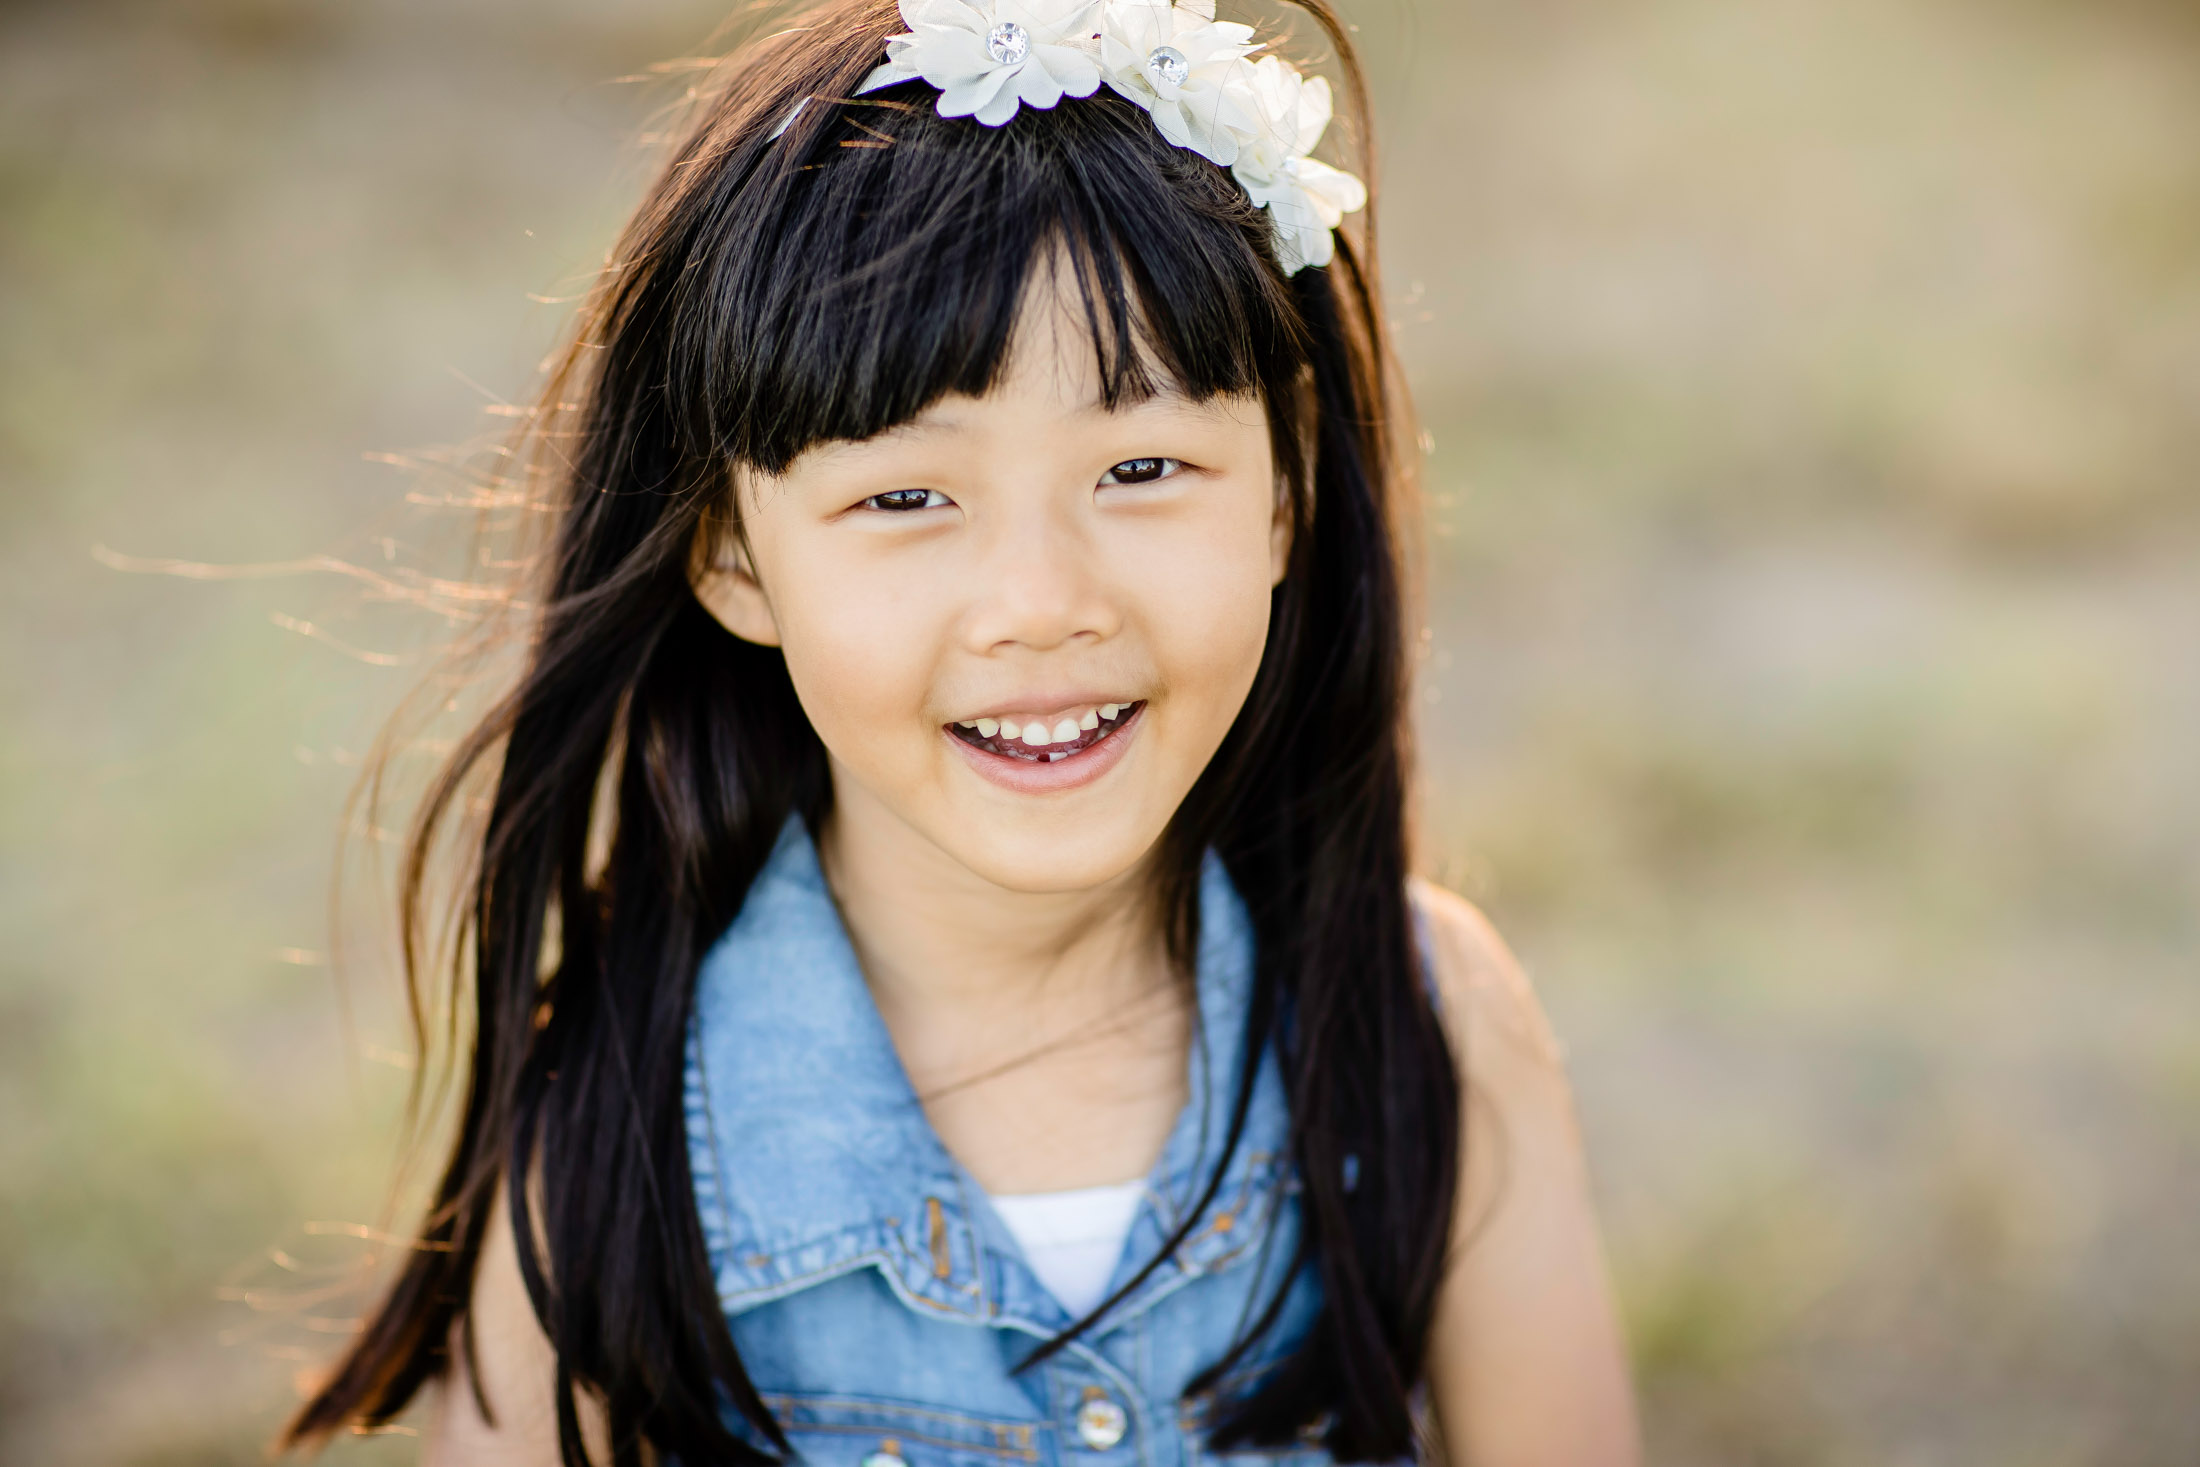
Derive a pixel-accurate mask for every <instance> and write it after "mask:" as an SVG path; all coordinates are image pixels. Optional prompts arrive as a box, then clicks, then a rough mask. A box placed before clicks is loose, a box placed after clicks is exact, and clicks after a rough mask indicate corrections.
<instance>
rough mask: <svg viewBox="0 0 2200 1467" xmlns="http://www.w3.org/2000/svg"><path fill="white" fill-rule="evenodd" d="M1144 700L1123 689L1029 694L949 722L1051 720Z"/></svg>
mask: <svg viewBox="0 0 2200 1467" xmlns="http://www.w3.org/2000/svg"><path fill="white" fill-rule="evenodd" d="M1140 701H1142V700H1141V699H1138V698H1129V697H1125V696H1123V695H1122V694H1121V693H1114V692H1109V693H1087V694H1084V695H1082V696H1078V697H1068V698H1065V697H1061V696H1059V695H1056V694H1051V693H1050V694H1048V695H1046V696H1044V697H1037V698H1026V699H1022V700H1020V701H1017V702H1013V703H1011V702H1000V703H993V704H988V705H987V706H986V707H984V708H982V709H979V710H977V711H975V712H970V713H958V714H956V715H955V716H954V717H953V718H950V719H948V720H947V721H948V722H949V723H961V722H964V721H966V720H975V719H980V718H991V719H1002V718H1041V719H1047V720H1050V721H1051V720H1053V719H1057V718H1064V717H1067V716H1069V715H1070V714H1073V713H1082V712H1084V711H1085V710H1086V709H1087V708H1104V707H1106V706H1107V705H1108V704H1110V703H1114V704H1117V705H1118V706H1120V707H1124V708H1128V707H1130V706H1131V705H1132V704H1133V703H1137V702H1140Z"/></svg>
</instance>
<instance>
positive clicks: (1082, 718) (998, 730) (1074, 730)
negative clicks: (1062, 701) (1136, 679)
mask: <svg viewBox="0 0 2200 1467" xmlns="http://www.w3.org/2000/svg"><path fill="white" fill-rule="evenodd" d="M1130 708H1131V705H1130V704H1128V703H1102V704H1101V705H1100V706H1099V707H1097V708H1087V709H1086V710H1085V711H1084V712H1083V713H1073V714H1066V715H1064V716H1063V717H1061V718H1059V719H1057V720H1055V721H1054V722H1053V723H1052V724H1051V725H1050V724H1049V723H1048V722H1047V720H1045V719H1044V718H1033V719H1029V720H1021V721H1020V720H1017V719H1014V718H965V719H961V720H958V723H957V726H958V727H961V728H969V729H976V730H977V732H978V737H979V738H982V739H990V738H992V737H993V736H994V735H995V734H998V735H1000V737H1001V739H1002V741H1003V742H1011V741H1016V742H1021V743H1023V744H1024V745H1025V746H1026V747H1028V748H1033V749H1043V748H1045V747H1047V746H1048V745H1049V744H1067V743H1071V742H1073V741H1074V740H1075V739H1076V738H1077V735H1078V733H1079V732H1080V731H1082V732H1085V733H1090V732H1092V730H1094V729H1096V728H1098V727H1099V726H1100V725H1101V724H1102V723H1103V722H1107V723H1112V722H1114V721H1115V719H1116V718H1118V717H1119V716H1121V715H1122V714H1124V713H1127V712H1129V711H1130Z"/></svg>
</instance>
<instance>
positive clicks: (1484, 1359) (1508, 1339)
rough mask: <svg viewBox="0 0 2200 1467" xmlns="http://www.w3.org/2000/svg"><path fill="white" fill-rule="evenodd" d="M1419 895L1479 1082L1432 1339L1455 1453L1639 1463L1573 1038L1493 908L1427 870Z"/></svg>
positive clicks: (1553, 1462) (1592, 1465)
mask: <svg viewBox="0 0 2200 1467" xmlns="http://www.w3.org/2000/svg"><path fill="white" fill-rule="evenodd" d="M1414 899H1415V901H1416V903H1417V905H1419V906H1420V908H1421V910H1422V911H1423V913H1424V914H1425V915H1426V916H1427V918H1428V924H1429V928H1430V931H1431V937H1432V945H1433V948H1434V952H1433V953H1432V955H1431V956H1432V959H1433V964H1434V968H1435V977H1436V985H1437V990H1438V992H1439V994H1440V995H1441V996H1442V999H1443V1007H1444V1024H1445V1028H1446V1030H1447V1032H1448V1033H1449V1035H1450V1038H1451V1043H1452V1049H1453V1052H1454V1054H1456V1055H1457V1056H1459V1058H1460V1064H1461V1072H1462V1075H1463V1077H1464V1091H1465V1094H1466V1097H1467V1098H1466V1102H1465V1104H1466V1115H1465V1120H1464V1125H1463V1127H1462V1130H1463V1133H1464V1137H1465V1147H1466V1157H1465V1162H1464V1165H1463V1169H1462V1178H1461V1183H1460V1195H1459V1203H1458V1206H1457V1208H1456V1210H1455V1214H1454V1219H1453V1225H1452V1259H1451V1264H1450V1271H1449V1273H1448V1274H1447V1276H1446V1279H1445V1282H1444V1286H1443V1291H1442V1293H1441V1294H1440V1295H1439V1297H1438V1301H1437V1309H1436V1319H1435V1322H1434V1325H1433V1327H1432V1333H1431V1337H1430V1341H1429V1383H1430V1394H1431V1397H1432V1402H1433V1404H1434V1406H1435V1409H1436V1418H1437V1425H1438V1428H1439V1430H1440V1431H1441V1432H1442V1435H1443V1439H1444V1446H1445V1456H1446V1457H1447V1459H1448V1461H1449V1464H1450V1467H1637V1464H1639V1462H1640V1461H1641V1447H1640V1445H1639V1442H1638V1439H1637V1434H1636V1424H1635V1408H1634V1396H1633V1390H1632V1387H1631V1385H1630V1383H1629V1380H1628V1374H1627V1364H1626V1353H1625V1348H1624V1346H1623V1344H1622V1343H1621V1338H1620V1330H1619V1323H1618V1320H1617V1318H1616V1315H1615V1312H1614V1309H1613V1306H1612V1299H1611V1289H1610V1285H1609V1283H1608V1281H1607V1279H1606V1275H1605V1269H1604V1256H1603V1249H1602V1246H1601V1244H1600V1243H1599V1241H1598V1238H1597V1227H1596V1217H1595V1214H1594V1212H1593V1210H1592V1207H1591V1204H1590V1198H1589V1180H1588V1169H1587V1166H1586V1164H1585V1163H1584V1160H1583V1156H1582V1147H1581V1136H1580V1132H1579V1131H1578V1129H1577V1128H1576V1126H1575V1122H1574V1108H1573V1095H1572V1091H1571V1089H1570V1088H1569V1087H1568V1085H1567V1083H1566V1074H1565V1070H1564V1068H1563V1067H1562V1065H1561V1063H1560V1059H1559V1053H1558V1047H1557V1044H1556V1042H1555V1041H1554V1040H1553V1038H1552V1036H1551V1032H1550V1027H1549V1024H1548V1023H1547V1021H1546V1020H1545V1019H1544V1016H1543V1010H1542V1007H1541V1005H1539V1004H1538V1003H1537V1002H1536V998H1535V992H1534V990H1533V989H1532V988H1530V987H1529V984H1528V979H1527V975H1526V974H1524V973H1523V972H1522V971H1521V970H1520V964H1519V963H1518V961H1517V960H1515V959H1514V957H1513V955H1512V953H1511V952H1510V951H1508V950H1507V948H1506V947H1505V944H1504V941H1503V940H1502V939H1501V938H1499V937H1498V935H1497V933H1496V931H1495V930H1494V929H1493V928H1492V927H1491V926H1490V924H1489V921H1488V919H1486V918H1485V917H1483V915H1482V914H1481V913H1480V912H1479V911H1477V910H1476V909H1475V908H1474V906H1473V905H1472V904H1471V903H1469V902H1467V901H1465V900H1464V899H1462V898H1460V897H1457V896H1454V895H1453V894H1452V893H1450V892H1448V891H1444V890H1443V889H1441V888H1439V887H1435V886H1431V885H1428V884H1426V883H1416V885H1415V889H1414Z"/></svg>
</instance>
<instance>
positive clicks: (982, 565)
mask: <svg viewBox="0 0 2200 1467" xmlns="http://www.w3.org/2000/svg"><path fill="white" fill-rule="evenodd" d="M1033 497H1034V498H1035V499H1037V498H1039V496H1033ZM1045 499H1046V500H1051V501H1052V502H1039V503H1026V504H1024V505H1021V506H1019V507H1017V508H1016V509H1015V510H1014V511H1013V512H1010V513H1006V514H1002V515H999V516H997V517H996V518H995V520H994V524H993V525H992V527H991V529H992V533H991V534H989V535H987V536H986V537H985V545H984V549H983V551H982V553H981V555H980V556H979V559H978V563H977V565H976V567H975V574H976V576H977V578H978V579H977V584H976V585H975V586H974V587H973V588H972V591H973V595H972V600H971V602H970V612H969V615H968V617H967V618H966V620H965V624H964V638H965V642H966V644H967V645H968V646H969V648H970V650H971V651H973V652H977V653H981V654H997V653H1002V652H1011V651H1016V650H1022V651H1027V652H1050V651H1054V650H1056V649H1058V648H1062V647H1066V646H1074V645H1077V644H1080V643H1097V642H1103V641H1106V640H1107V639H1108V638H1109V637H1112V636H1114V635H1115V633H1116V632H1117V630H1118V629H1119V628H1120V627H1121V625H1122V609H1121V607H1120V606H1119V605H1118V603H1117V601H1116V599H1115V597H1114V596H1113V595H1112V594H1111V593H1110V589H1109V585H1108V577H1107V574H1106V567H1105V565H1104V564H1103V562H1102V557H1101V555H1100V552H1099V547H1098V546H1097V545H1096V544H1095V543H1094V542H1093V538H1092V536H1091V535H1090V534H1088V533H1087V530H1086V527H1085V526H1083V525H1082V524H1081V523H1080V522H1079V517H1078V515H1077V514H1076V512H1075V509H1074V508H1073V507H1071V506H1070V505H1068V504H1066V503H1064V502H1062V501H1061V500H1059V499H1055V498H1054V496H1046V497H1045Z"/></svg>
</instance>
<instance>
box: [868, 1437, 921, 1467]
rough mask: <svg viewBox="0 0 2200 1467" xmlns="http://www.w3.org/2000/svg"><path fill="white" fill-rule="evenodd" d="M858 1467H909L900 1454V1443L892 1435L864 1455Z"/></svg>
mask: <svg viewBox="0 0 2200 1467" xmlns="http://www.w3.org/2000/svg"><path fill="white" fill-rule="evenodd" d="M859 1467H909V1463H908V1462H907V1460H906V1459H904V1458H903V1457H902V1455H901V1443H900V1442H898V1441H895V1440H894V1439H893V1438H892V1437H888V1438H887V1439H886V1440H884V1441H882V1442H880V1443H879V1444H878V1450H877V1451H875V1452H873V1453H871V1454H870V1455H869V1456H867V1457H865V1458H864V1459H863V1461H862V1462H861V1463H860V1464H859Z"/></svg>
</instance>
